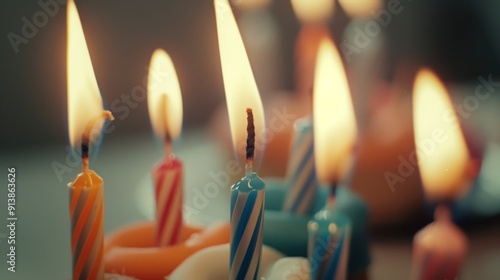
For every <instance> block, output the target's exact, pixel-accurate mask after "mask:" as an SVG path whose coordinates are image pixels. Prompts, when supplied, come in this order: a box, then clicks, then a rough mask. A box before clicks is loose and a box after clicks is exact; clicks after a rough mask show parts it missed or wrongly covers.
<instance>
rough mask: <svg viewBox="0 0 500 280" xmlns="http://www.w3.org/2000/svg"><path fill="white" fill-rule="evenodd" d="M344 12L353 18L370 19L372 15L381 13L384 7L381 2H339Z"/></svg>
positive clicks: (352, 0) (357, 0)
mask: <svg viewBox="0 0 500 280" xmlns="http://www.w3.org/2000/svg"><path fill="white" fill-rule="evenodd" d="M339 4H340V5H341V6H342V8H344V11H345V12H346V13H347V14H348V15H349V16H351V17H353V18H366V17H370V16H371V13H372V12H373V13H375V11H379V10H380V8H381V6H382V1H381V0H339Z"/></svg>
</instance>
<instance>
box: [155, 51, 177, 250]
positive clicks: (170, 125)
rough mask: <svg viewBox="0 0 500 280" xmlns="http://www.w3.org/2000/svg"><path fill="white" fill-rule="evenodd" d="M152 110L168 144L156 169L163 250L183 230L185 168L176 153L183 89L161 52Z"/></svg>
mask: <svg viewBox="0 0 500 280" xmlns="http://www.w3.org/2000/svg"><path fill="white" fill-rule="evenodd" d="M148 109H149V117H150V119H151V124H152V126H153V130H154V132H155V134H156V135H157V136H158V137H160V138H161V139H162V140H163V141H164V143H165V159H164V160H162V161H160V162H159V163H158V164H156V166H155V167H154V168H153V172H152V174H153V182H154V190H155V199H156V240H157V244H158V245H159V246H169V245H172V244H175V243H177V242H179V240H180V237H181V230H182V228H183V226H182V203H183V167H182V162H181V161H180V160H179V159H177V158H176V157H175V155H174V154H173V153H172V141H173V140H175V139H176V138H177V137H178V136H179V134H180V132H181V127H182V97H181V89H180V86H179V82H178V79H177V74H176V73H175V68H174V65H173V63H172V60H171V59H170V56H169V55H168V54H167V53H166V52H165V51H163V50H161V49H157V50H156V51H155V52H154V53H153V56H152V57H151V64H150V65H149V76H148Z"/></svg>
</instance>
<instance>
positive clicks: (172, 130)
mask: <svg viewBox="0 0 500 280" xmlns="http://www.w3.org/2000/svg"><path fill="white" fill-rule="evenodd" d="M148 109H149V118H150V120H151V124H152V126H153V130H154V132H155V133H156V135H158V136H159V137H162V138H163V137H165V136H166V135H167V134H168V135H169V137H171V138H172V139H175V138H177V137H178V136H179V134H180V133H181V128H182V96H181V88H180V86H179V80H178V79H177V74H176V72H175V68H174V64H173V62H172V59H170V56H169V55H168V54H167V53H166V52H165V51H164V50H162V49H157V50H155V51H154V53H153V55H152V57H151V63H150V65H149V76H148Z"/></svg>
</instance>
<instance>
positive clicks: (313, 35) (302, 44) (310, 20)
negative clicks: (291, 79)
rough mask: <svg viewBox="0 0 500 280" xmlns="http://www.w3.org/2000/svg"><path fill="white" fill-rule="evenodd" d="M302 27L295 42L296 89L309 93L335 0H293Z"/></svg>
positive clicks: (302, 92) (327, 32) (299, 91)
mask: <svg viewBox="0 0 500 280" xmlns="http://www.w3.org/2000/svg"><path fill="white" fill-rule="evenodd" d="M291 2H292V7H293V10H294V12H295V15H296V16H297V18H299V20H300V22H301V24H302V27H301V29H300V32H299V34H298V36H297V41H296V44H295V82H296V91H297V92H298V93H300V94H309V93H310V92H311V91H312V86H313V82H314V67H315V64H316V57H317V54H318V47H319V43H320V42H321V39H323V38H324V37H325V36H329V33H330V32H329V30H328V27H327V26H326V24H325V22H326V21H327V20H328V18H329V17H330V16H331V15H332V14H333V10H334V7H335V2H334V1H333V0H292V1H291Z"/></svg>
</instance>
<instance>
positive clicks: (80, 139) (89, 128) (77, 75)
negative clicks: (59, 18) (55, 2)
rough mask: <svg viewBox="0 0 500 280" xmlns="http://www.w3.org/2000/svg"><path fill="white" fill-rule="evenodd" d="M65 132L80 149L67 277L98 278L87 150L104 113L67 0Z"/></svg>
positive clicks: (97, 196)
mask: <svg viewBox="0 0 500 280" xmlns="http://www.w3.org/2000/svg"><path fill="white" fill-rule="evenodd" d="M67 17H68V18H67V23H68V31H67V32H68V34H67V38H68V61H67V71H68V132H69V140H70V143H71V146H72V147H73V148H76V147H78V146H79V145H81V147H82V150H81V152H82V166H83V172H82V173H80V174H78V176H77V177H76V179H75V180H74V181H73V182H72V183H70V184H69V192H70V195H69V199H70V207H69V211H70V219H71V252H72V254H73V280H80V279H104V266H103V259H102V255H103V249H104V240H103V238H104V235H103V231H104V221H103V211H104V206H103V181H102V179H101V178H100V177H99V176H98V175H97V174H96V173H95V172H94V171H92V170H90V169H89V167H88V164H89V163H88V161H89V159H88V155H89V148H90V145H91V144H92V143H95V141H96V140H97V137H98V136H99V134H100V132H101V130H102V127H103V125H104V119H105V118H108V119H111V120H112V119H113V116H112V115H111V112H109V111H104V108H103V105H102V98H101V94H100V93H99V87H98V85H97V81H96V79H95V75H94V70H93V68H92V61H91V59H90V54H89V51H88V48H87V43H86V42H85V36H84V33H83V28H82V24H81V22H80V16H79V15H78V10H77V9H76V5H75V2H74V1H73V0H69V1H68V6H67Z"/></svg>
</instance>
